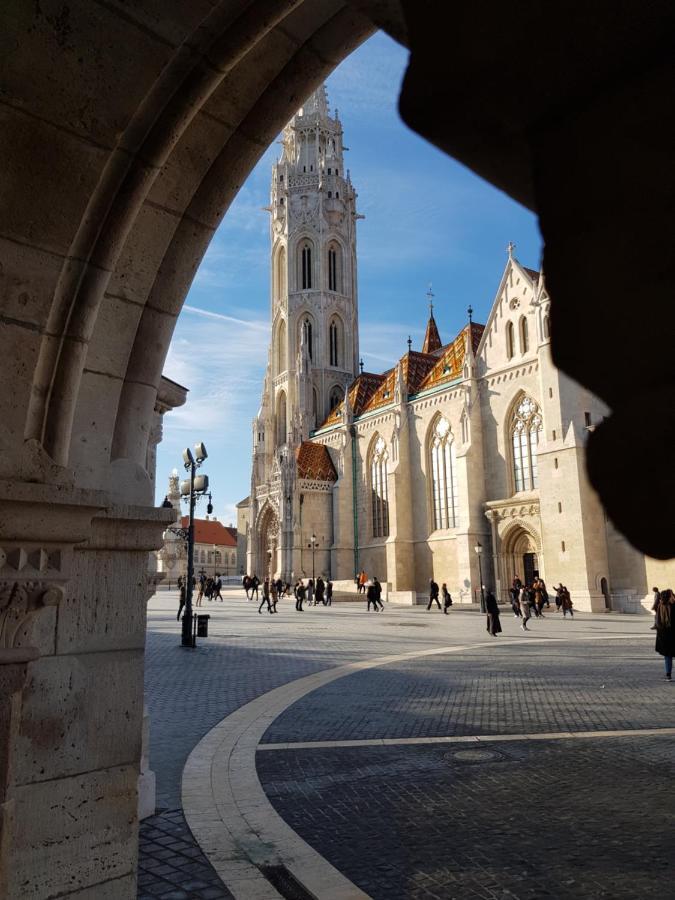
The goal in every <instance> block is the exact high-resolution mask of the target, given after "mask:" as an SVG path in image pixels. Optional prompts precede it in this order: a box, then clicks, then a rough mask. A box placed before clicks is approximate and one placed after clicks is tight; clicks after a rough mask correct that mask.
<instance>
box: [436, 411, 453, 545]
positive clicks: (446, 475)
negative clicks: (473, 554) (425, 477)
mask: <svg viewBox="0 0 675 900" xmlns="http://www.w3.org/2000/svg"><path fill="white" fill-rule="evenodd" d="M430 457H431V458H430V463H431V465H430V470H431V496H432V507H433V522H434V530H436V529H438V528H456V527H457V521H458V519H457V464H456V460H455V443H454V439H453V435H452V430H451V428H450V423H449V422H448V420H447V419H445V418H444V417H443V416H441V418H440V419H438V420H437V421H436V423H435V425H434V427H433V431H432V433H431V440H430Z"/></svg>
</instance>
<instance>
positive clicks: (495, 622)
mask: <svg viewBox="0 0 675 900" xmlns="http://www.w3.org/2000/svg"><path fill="white" fill-rule="evenodd" d="M485 611H486V612H487V630H488V632H489V633H490V634H491V635H492V637H497V635H498V634H499V633H500V632H501V630H502V626H501V622H500V621H499V604H498V603H497V598H496V597H495V595H494V594H493V593H492V591H491V590H490V589H488V592H487V594H486V596H485Z"/></svg>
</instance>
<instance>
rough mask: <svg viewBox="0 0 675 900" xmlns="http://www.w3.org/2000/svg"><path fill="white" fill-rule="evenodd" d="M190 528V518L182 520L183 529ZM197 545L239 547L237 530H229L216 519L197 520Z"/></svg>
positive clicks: (185, 517)
mask: <svg viewBox="0 0 675 900" xmlns="http://www.w3.org/2000/svg"><path fill="white" fill-rule="evenodd" d="M187 527H188V517H187V516H183V518H182V519H181V528H187ZM195 544H217V545H218V546H219V547H236V546H237V529H236V528H227V527H226V526H225V525H223V523H222V522H218V521H217V520H216V519H195Z"/></svg>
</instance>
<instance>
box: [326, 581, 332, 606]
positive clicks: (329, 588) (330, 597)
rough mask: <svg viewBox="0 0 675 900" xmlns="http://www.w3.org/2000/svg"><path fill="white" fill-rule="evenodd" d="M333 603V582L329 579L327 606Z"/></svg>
mask: <svg viewBox="0 0 675 900" xmlns="http://www.w3.org/2000/svg"><path fill="white" fill-rule="evenodd" d="M332 605H333V582H332V581H331V580H330V578H329V579H328V581H327V582H326V606H332Z"/></svg>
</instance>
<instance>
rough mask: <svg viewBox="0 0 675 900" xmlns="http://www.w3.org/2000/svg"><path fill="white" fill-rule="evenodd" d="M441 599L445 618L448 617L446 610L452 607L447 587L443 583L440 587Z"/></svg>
mask: <svg viewBox="0 0 675 900" xmlns="http://www.w3.org/2000/svg"><path fill="white" fill-rule="evenodd" d="M441 597H442V599H443V612H444V613H445V615H446V616H447V615H449V613H448V610H449V609H450V607H451V606H452V597H451V596H450V592H449V591H448V586H447V584H446V583H445V582H443V584H442V585H441Z"/></svg>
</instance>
